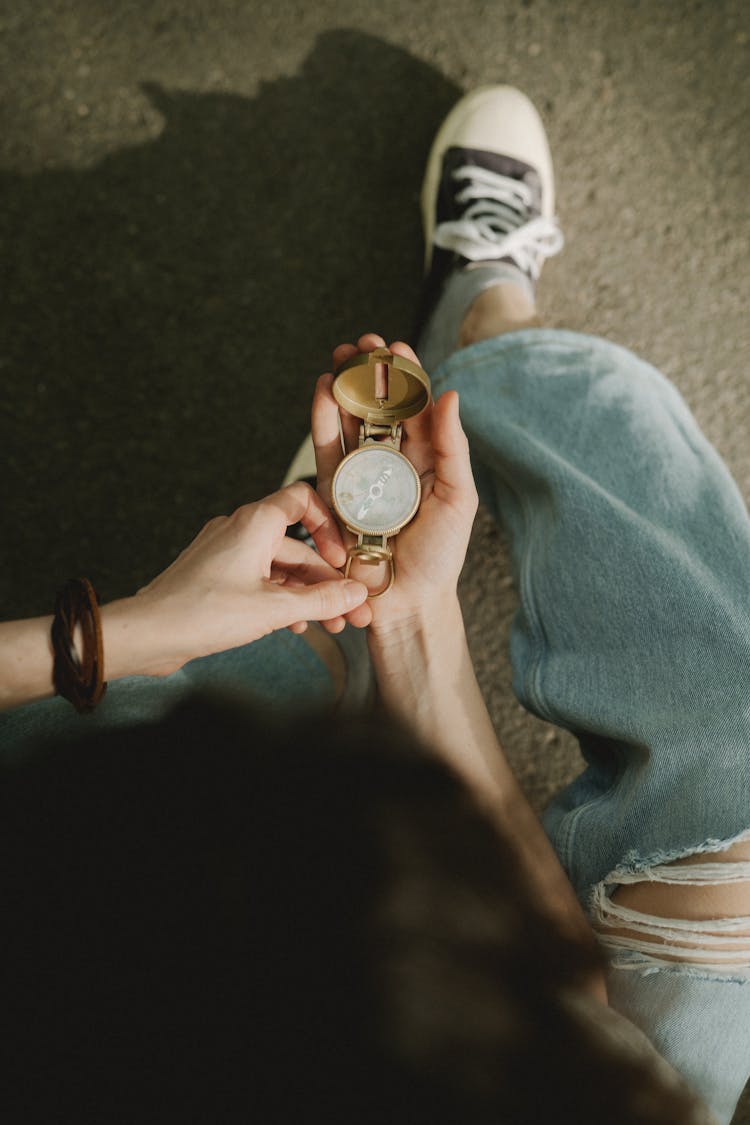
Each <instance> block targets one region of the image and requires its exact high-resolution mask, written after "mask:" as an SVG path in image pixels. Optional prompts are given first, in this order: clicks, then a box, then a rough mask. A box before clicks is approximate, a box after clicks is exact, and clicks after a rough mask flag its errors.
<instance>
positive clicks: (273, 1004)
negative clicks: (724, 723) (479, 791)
mask: <svg viewBox="0 0 750 1125" xmlns="http://www.w3.org/2000/svg"><path fill="white" fill-rule="evenodd" d="M0 831H1V832H2V852H1V855H2V861H1V862H2V877H1V883H0V896H1V899H2V903H3V909H2V915H3V920H2V927H1V933H2V946H3V949H2V955H1V957H0V974H1V975H2V996H1V997H0V1009H1V1010H2V1021H3V1023H4V1024H5V1031H6V1034H5V1036H4V1040H5V1043H6V1060H8V1062H9V1064H10V1069H11V1075H12V1076H14V1077H13V1078H12V1081H13V1083H14V1088H15V1094H16V1097H17V1098H19V1099H21V1100H20V1101H19V1102H18V1103H17V1104H18V1105H19V1106H22V1110H21V1111H20V1112H19V1115H18V1118H17V1120H22V1121H24V1122H30V1121H33V1120H34V1119H35V1118H36V1117H37V1116H38V1117H39V1118H40V1119H42V1118H45V1115H46V1113H47V1111H48V1110H49V1108H50V1107H52V1106H54V1107H55V1113H54V1116H55V1119H64V1118H69V1119H71V1120H75V1121H76V1122H81V1123H85V1122H89V1121H91V1122H93V1121H96V1122H97V1123H99V1122H102V1123H106V1125H119V1123H120V1122H128V1125H135V1123H138V1125H143V1123H147V1122H164V1121H170V1120H179V1121H181V1122H190V1121H200V1122H211V1123H219V1122H235V1121H237V1122H239V1121H242V1122H258V1123H259V1125H267V1123H269V1122H274V1121H284V1122H290V1123H292V1122H293V1123H295V1125H297V1123H298V1122H300V1121H303V1120H304V1119H305V1118H306V1117H307V1116H314V1117H315V1118H317V1119H320V1118H321V1117H325V1119H327V1120H328V1121H330V1122H332V1123H337V1122H339V1121H341V1122H344V1121H346V1122H357V1123H361V1122H364V1123H370V1122H373V1123H374V1122H376V1121H377V1122H388V1125H400V1123H402V1122H403V1123H404V1125H406V1123H407V1122H408V1123H409V1125H419V1123H422V1122H425V1123H427V1122H429V1123H430V1125H441V1123H448V1122H456V1123H458V1122H461V1123H462V1125H469V1123H470V1125H483V1123H485V1122H487V1123H489V1122H492V1125H497V1123H498V1122H502V1121H505V1122H514V1123H526V1122H537V1121H544V1120H546V1119H547V1118H549V1119H551V1120H555V1121H557V1122H559V1121H576V1122H589V1121H590V1122H597V1123H598V1122H600V1121H607V1122H608V1125H618V1123H620V1122H639V1123H646V1122H649V1123H650V1122H680V1125H683V1123H684V1122H685V1121H687V1120H688V1119H689V1110H690V1107H691V1103H690V1101H689V1099H687V1098H686V1097H685V1096H683V1094H682V1093H679V1092H678V1093H674V1092H672V1093H665V1092H664V1091H662V1090H661V1087H660V1086H659V1083H658V1082H656V1080H655V1079H654V1078H653V1077H652V1076H651V1075H650V1074H649V1072H648V1070H643V1069H642V1068H641V1067H640V1065H639V1064H636V1063H634V1062H632V1061H631V1062H623V1061H622V1060H621V1059H617V1058H614V1057H612V1055H611V1053H608V1052H607V1051H605V1050H603V1048H602V1046H601V1044H600V1042H599V1037H598V1036H597V1033H596V1030H595V1029H593V1030H592V1029H590V1028H588V1027H587V1025H586V1022H585V1021H581V1020H580V1019H577V1018H576V1017H575V1016H574V1014H572V1012H571V1010H570V1009H569V1008H568V1007H566V1005H565V1004H564V1003H563V997H564V995H565V992H566V990H571V989H576V988H580V986H581V985H582V984H583V983H584V982H585V980H586V978H587V977H588V975H589V974H590V973H591V972H592V969H593V968H595V967H596V957H595V955H593V954H592V952H591V951H590V950H589V949H588V948H585V947H581V946H578V945H576V944H574V943H572V942H569V941H566V940H564V939H563V938H562V937H560V936H559V935H557V934H556V933H554V932H553V931H552V930H551V928H550V925H549V923H548V921H547V920H546V919H545V918H544V916H543V915H541V914H540V913H539V912H538V911H537V910H536V908H535V906H534V904H533V903H532V902H531V901H530V896H529V894H528V893H527V891H526V888H525V885H524V883H523V881H522V880H521V879H520V878H519V876H518V874H517V872H516V869H515V864H514V859H513V854H512V852H510V851H509V850H508V848H507V847H506V846H505V845H504V844H503V842H502V841H501V840H500V839H499V838H498V836H497V833H496V832H495V830H494V828H493V827H492V825H491V824H490V823H489V822H488V821H486V820H485V818H484V817H483V816H482V815H481V814H480V813H479V812H478V811H477V808H476V807H475V805H474V803H473V801H472V799H471V797H470V796H469V794H468V792H467V791H466V790H465V788H464V787H463V785H462V784H461V783H460V782H459V780H458V779H457V778H456V777H455V776H454V775H453V773H452V772H451V771H450V770H449V769H447V768H446V767H444V766H443V765H441V764H440V763H438V762H437V761H435V760H434V759H433V758H432V757H431V756H430V755H429V754H426V753H424V752H423V751H422V750H421V749H420V748H419V747H416V746H415V745H414V742H413V739H411V737H410V736H408V735H406V734H405V733H404V732H403V731H401V730H400V729H398V728H397V727H395V726H393V725H392V724H391V723H387V722H386V721H385V720H384V719H383V720H379V721H378V722H377V723H373V722H372V721H369V722H366V721H363V720H358V719H348V720H344V719H337V720H336V721H335V722H334V721H333V720H332V719H330V718H327V719H326V718H322V717H318V718H311V719H309V720H307V721H305V722H302V721H301V720H297V721H296V724H295V726H294V727H293V728H290V727H288V726H281V725H277V724H274V723H270V722H268V721H266V720H261V719H259V718H258V717H257V716H253V715H250V714H247V713H246V712H245V711H244V710H241V709H239V708H238V707H237V706H236V705H230V704H228V703H227V702H226V701H221V702H216V703H214V702H211V701H208V700H203V699H195V700H193V701H191V702H189V703H187V704H186V705H184V706H182V707H180V708H179V709H178V710H177V711H175V712H174V713H173V714H172V715H170V716H169V717H168V718H166V719H165V720H164V721H163V722H161V723H158V724H153V725H144V726H140V727H136V728H131V729H127V730H114V731H110V732H107V733H98V734H95V735H93V736H91V737H89V738H87V739H85V740H83V741H80V742H78V743H76V744H75V745H70V746H62V747H61V746H59V745H58V746H56V747H55V748H54V749H47V750H45V751H44V752H43V753H40V754H38V755H37V756H36V757H35V758H34V760H33V761H31V762H30V763H28V764H26V765H25V766H23V767H21V768H17V769H14V770H6V771H5V773H4V775H3V785H2V810H1V815H0ZM650 1090H651V1091H652V1092H654V1091H655V1092H654V1097H653V1098H652V1099H651V1100H649V1096H648V1094H649V1091H650ZM4 1100H5V1099H4ZM5 1101H6V1106H7V1105H9V1104H10V1103H9V1102H8V1101H7V1100H5ZM649 1106H651V1108H650V1109H649ZM4 1118H5V1120H6V1121H7V1120H11V1118H10V1117H8V1115H7V1114H4ZM46 1120H50V1118H49V1117H48V1116H47V1117H46Z"/></svg>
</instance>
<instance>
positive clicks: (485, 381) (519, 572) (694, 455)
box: [433, 329, 750, 1122]
mask: <svg viewBox="0 0 750 1125" xmlns="http://www.w3.org/2000/svg"><path fill="white" fill-rule="evenodd" d="M448 388H454V389H456V390H457V391H458V392H459V395H460V401H461V417H462V420H463V424H464V427H465V429H466V431H467V433H468V435H469V441H470V444H471V451H472V462H473V467H474V471H475V475H476V478H477V484H478V487H479V491H480V495H481V496H482V499H483V501H484V503H485V504H486V505H487V506H488V507H489V508H490V510H491V511H492V512H493V514H494V515H495V517H496V518H497V519H498V521H499V522H500V523H501V524H502V525H503V526H504V527H505V528H506V529H507V532H508V534H509V537H510V542H511V551H512V559H513V568H514V574H515V580H516V585H517V589H518V592H519V596H520V607H519V609H518V612H517V614H516V617H515V619H514V622H513V627H512V631H511V639H510V650H511V660H512V665H513V688H514V691H515V693H516V695H517V696H518V698H519V700H520V701H521V702H522V703H523V704H524V706H525V707H527V708H528V709H529V710H530V711H533V712H534V713H535V714H537V715H539V716H541V717H542V718H543V719H546V720H548V721H549V722H552V723H555V724H557V725H558V726H561V727H564V728H566V729H567V730H570V731H572V732H573V733H574V734H575V735H576V736H577V737H578V740H579V742H580V745H581V750H582V752H583V755H584V758H585V760H586V762H587V767H586V769H585V770H584V772H583V773H582V774H581V775H580V776H579V777H578V779H577V780H576V781H574V783H573V784H572V785H571V786H570V787H569V788H568V789H566V790H565V791H564V792H563V793H562V794H560V796H558V798H557V799H556V800H555V801H554V802H553V804H552V806H551V807H550V808H549V810H548V811H547V813H546V816H545V827H546V829H547V832H548V833H549V836H550V838H551V840H552V842H553V844H554V846H555V848H556V850H557V853H558V855H559V857H560V860H561V861H562V864H563V866H564V867H565V869H566V871H567V872H568V874H569V876H570V879H571V881H572V883H573V885H574V887H575V889H576V892H577V893H578V895H579V897H580V899H581V901H582V902H583V904H584V906H585V907H586V908H587V910H589V912H590V913H591V916H592V919H593V920H594V921H595V922H596V923H597V925H598V926H599V927H601V926H602V925H603V926H606V925H607V923H608V922H609V923H610V924H612V925H617V923H618V922H620V923H622V921H623V916H622V913H621V912H618V909H617V907H616V905H615V904H613V903H612V902H611V898H610V895H611V894H612V892H613V891H614V889H615V887H616V886H617V885H618V884H619V883H623V882H626V881H637V880H638V879H644V878H648V877H649V873H650V874H651V875H652V876H654V875H655V873H656V869H657V868H658V867H659V865H663V864H664V863H665V862H667V861H668V860H671V859H676V858H679V857H682V856H686V855H691V854H693V853H699V852H707V853H711V852H720V850H721V849H722V848H724V847H726V846H728V845H729V844H730V843H732V842H733V841H734V840H736V839H737V838H739V837H741V836H742V835H743V834H745V833H747V832H748V830H749V829H750V702H749V701H750V694H749V692H748V687H749V686H750V520H748V514H747V511H746V509H745V506H744V504H743V502H742V498H741V497H740V495H739V492H738V490H737V488H736V486H735V484H734V482H733V481H732V479H731V477H730V475H729V472H728V471H727V469H726V466H725V465H724V464H723V462H722V461H721V459H720V458H719V456H718V454H717V453H716V451H715V450H714V449H713V448H712V447H711V445H710V444H709V443H708V442H707V441H706V439H705V438H704V437H703V435H702V434H701V433H700V431H699V429H698V426H697V424H696V422H695V419H694V418H693V417H692V415H691V414H690V412H689V410H688V408H687V406H686V404H685V402H684V401H683V399H682V398H681V397H680V395H679V394H678V393H677V391H676V390H675V389H674V387H673V386H672V385H671V384H670V383H668V382H667V380H666V379H664V378H663V376H661V375H660V374H659V372H658V371H656V370H654V368H652V367H650V366H649V365H648V364H646V363H643V362H642V361H640V360H639V359H637V358H636V357H635V356H633V355H632V354H631V353H630V352H628V351H626V350H624V349H623V348H620V347H617V346H615V345H613V344H609V343H607V342H605V341H603V340H599V339H594V338H591V337H587V336H582V335H578V334H576V333H572V332H562V331H557V330H545V329H527V330H524V331H520V332H513V333H509V334H508V335H505V336H501V337H497V338H495V339H492V340H486V341H483V342H481V343H478V344H475V345H473V346H471V347H469V348H465V349H463V350H461V351H458V352H455V353H454V354H453V355H451V356H449V358H448V359H447V360H446V361H445V362H443V363H441V364H440V366H439V367H438V368H437V370H436V371H435V375H434V379H433V390H434V392H435V394H440V392H441V391H443V390H446V389H448ZM720 859H721V857H720V855H718V854H716V855H707V856H706V860H713V861H714V864H715V863H716V862H718V861H720ZM722 867H723V871H718V872H717V871H716V869H715V868H712V869H710V870H708V869H706V868H705V867H704V866H703V864H701V866H700V867H691V868H690V869H689V870H690V872H691V874H692V877H693V879H694V881H695V882H700V881H707V882H711V881H712V880H713V881H717V880H718V879H720V878H722V877H726V874H727V869H728V868H729V865H728V864H724V865H722ZM671 870H672V872H674V870H675V869H674V868H672V869H671ZM682 870H683V871H685V872H687V871H688V869H687V868H683V869H682ZM731 873H732V875H734V876H735V877H736V876H737V875H738V874H744V877H745V878H746V879H750V865H747V864H746V865H743V871H742V872H740V871H739V867H738V865H732V871H731ZM660 874H662V875H663V872H661V873H660ZM626 920H627V923H628V925H629V926H630V927H631V928H632V929H634V930H636V931H637V930H638V929H649V928H652V927H653V919H650V918H649V917H648V916H645V915H644V916H639V917H629V918H627V919H626ZM716 928H717V927H716V925H715V923H711V924H710V925H708V926H703V927H701V925H700V924H694V925H692V926H687V925H685V924H684V923H683V924H682V926H681V925H680V922H679V921H677V923H676V925H674V924H673V925H672V927H670V929H672V930H674V931H675V932H673V933H670V932H669V930H667V931H665V930H664V929H659V930H658V932H659V933H661V934H663V935H665V936H666V938H667V940H671V941H675V940H681V941H688V943H689V944H690V945H694V946H695V947H696V949H698V950H700V952H701V953H703V954H706V951H707V949H708V950H709V951H710V962H709V963H708V964H706V965H701V966H697V965H694V966H688V965H684V964H683V965H680V964H677V963H675V962H674V961H670V960H665V959H664V958H661V959H660V958H658V957H657V956H655V955H654V954H655V952H656V947H655V946H654V944H653V943H647V942H643V943H640V942H638V941H633V942H632V943H628V942H624V941H620V940H617V939H614V938H611V939H609V940H607V941H606V942H605V946H606V948H607V951H608V954H609V961H610V969H609V974H608V978H609V979H608V987H609V994H610V1002H611V1004H612V1006H613V1007H614V1008H616V1009H617V1010H619V1011H620V1012H622V1013H623V1014H624V1015H625V1016H627V1017H628V1018H629V1019H630V1020H631V1021H632V1022H633V1023H634V1024H636V1025H637V1026H638V1027H640V1028H641V1029H642V1030H643V1031H644V1032H645V1033H646V1034H647V1035H648V1037H649V1038H650V1039H651V1041H652V1042H653V1043H654V1045H655V1046H656V1047H657V1049H658V1050H659V1051H660V1053H661V1054H662V1055H663V1056H664V1057H665V1058H666V1059H667V1060H668V1061H669V1062H671V1063H672V1065H673V1066H674V1067H675V1069H676V1070H678V1071H680V1072H681V1073H682V1074H683V1075H684V1076H685V1078H686V1079H687V1080H688V1082H689V1083H690V1084H691V1085H692V1086H693V1088H694V1089H695V1090H696V1091H697V1092H698V1093H700V1094H701V1095H702V1097H703V1099H704V1100H705V1101H706V1103H707V1104H708V1106H709V1107H710V1108H711V1109H712V1111H713V1112H714V1114H715V1115H716V1117H717V1119H718V1120H719V1121H720V1122H728V1121H730V1120H731V1117H732V1114H733V1111H734V1108H735V1105H736V1102H737V1099H738V1097H739V1095H740V1093H741V1092H742V1089H743V1087H744V1085H745V1082H746V1081H747V1078H748V1075H750V954H748V959H747V962H746V964H745V965H744V966H733V967H732V968H731V969H728V968H727V966H726V965H722V956H727V953H726V950H725V948H724V947H725V946H726V945H727V944H728V943H731V940H732V931H733V930H734V929H736V930H741V929H743V928H744V929H745V931H746V932H747V931H748V930H749V929H750V919H748V918H745V919H739V920H738V921H737V922H736V923H730V924H727V925H725V929H726V936H725V937H724V938H720V939H718V940H713V941H712V939H711V938H708V937H707V935H706V932H705V931H706V930H711V931H713V930H715V929H716ZM719 928H722V927H719ZM747 945H748V942H747V941H745V946H746V947H747ZM631 946H632V947H631ZM639 946H640V947H639ZM663 948H664V949H666V948H668V947H663Z"/></svg>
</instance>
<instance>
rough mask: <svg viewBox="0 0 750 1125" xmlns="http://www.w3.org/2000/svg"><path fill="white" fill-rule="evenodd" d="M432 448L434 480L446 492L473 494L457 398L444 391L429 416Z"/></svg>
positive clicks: (467, 452)
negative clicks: (430, 418)
mask: <svg viewBox="0 0 750 1125" xmlns="http://www.w3.org/2000/svg"><path fill="white" fill-rule="evenodd" d="M432 447H433V451H434V457H435V477H436V481H437V482H439V484H440V485H441V486H442V488H444V489H445V490H447V491H450V492H455V493H457V494H458V495H462V494H463V495H465V496H466V497H467V498H468V497H472V496H473V495H474V493H475V491H476V490H475V487H474V477H473V475H472V471H471V459H470V457H469V443H468V441H467V439H466V434H465V433H464V431H463V427H462V426H461V419H460V418H459V415H458V395H457V394H456V392H455V391H446V392H445V394H443V395H441V396H440V398H439V399H438V400H437V402H436V403H435V408H434V410H433V413H432Z"/></svg>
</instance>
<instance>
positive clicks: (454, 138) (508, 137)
mask: <svg viewBox="0 0 750 1125" xmlns="http://www.w3.org/2000/svg"><path fill="white" fill-rule="evenodd" d="M453 146H458V147H460V148H477V149H482V150H484V151H485V152H497V153H501V154H502V155H504V156H512V157H514V158H515V159H516V160H521V161H523V163H524V164H529V165H531V167H532V168H535V169H536V170H537V172H538V173H539V179H540V181H541V192H542V214H543V215H544V216H546V217H547V218H552V217H553V215H554V213H555V181H554V175H553V172H552V156H551V154H550V150H549V144H548V142H547V134H546V133H545V131H544V125H543V124H542V119H541V117H540V116H539V113H538V112H537V110H536V107H535V106H534V104H533V102H531V101H530V100H529V98H527V96H526V94H524V93H522V91H521V90H517V89H516V88H515V87H514V86H480V87H479V88H478V89H477V90H472V91H471V93H469V94H466V95H465V96H464V97H463V98H461V100H460V101H458V102H457V103H456V105H454V107H453V109H452V110H451V111H450V113H449V114H448V116H447V117H446V118H445V120H444V121H443V123H442V125H441V126H440V128H439V129H438V132H437V134H436V136H435V140H434V141H433V143H432V148H431V149H430V155H429V157H428V158H427V167H426V170H425V177H424V181H423V184H422V196H421V200H422V226H423V230H424V242H425V274H427V273H429V270H430V265H431V263H432V236H433V234H434V232H435V209H436V205H437V195H438V189H439V187H440V174H441V171H442V165H443V155H444V153H445V151H446V149H449V148H451V147H453Z"/></svg>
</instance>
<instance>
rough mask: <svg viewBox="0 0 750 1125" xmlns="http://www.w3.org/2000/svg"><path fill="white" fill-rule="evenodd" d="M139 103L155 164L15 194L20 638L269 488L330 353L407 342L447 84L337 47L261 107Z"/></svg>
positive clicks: (410, 62)
mask: <svg viewBox="0 0 750 1125" xmlns="http://www.w3.org/2000/svg"><path fill="white" fill-rule="evenodd" d="M147 94H148V96H149V98H150V100H151V102H152V104H153V105H154V106H155V107H156V109H158V111H159V112H160V113H161V114H162V115H163V118H164V128H163V131H162V133H161V135H160V136H159V137H158V138H157V139H156V140H154V141H153V142H151V143H148V144H144V145H142V146H138V147H135V148H129V149H125V150H122V151H120V152H118V153H116V154H114V155H112V156H109V157H107V158H105V159H103V160H102V162H101V163H100V164H98V165H97V166H96V167H94V168H91V169H89V170H83V171H79V170H63V171H57V170H55V171H43V172H40V173H38V174H34V175H30V176H21V175H17V174H13V173H8V172H5V173H2V174H1V175H0V183H1V185H2V193H3V197H4V201H5V202H4V206H3V208H2V215H3V217H2V219H1V220H0V222H1V223H2V228H3V229H2V232H1V233H2V241H3V244H4V249H5V253H4V257H5V261H6V269H7V270H8V276H7V279H6V285H5V293H6V300H5V301H4V302H3V304H2V306H1V308H0V318H1V319H2V322H3V323H2V339H3V340H4V341H5V343H4V345H3V348H2V356H1V358H0V362H1V363H2V371H1V373H2V391H1V392H0V407H1V410H2V413H1V414H0V441H1V442H2V449H3V461H4V463H5V467H6V472H5V487H4V488H3V500H2V508H3V511H2V526H3V528H4V529H5V534H4V536H3V556H4V558H3V560H2V566H1V567H0V570H1V571H2V574H3V581H4V582H7V583H8V585H7V587H6V589H5V590H3V591H2V604H3V612H4V615H5V616H12V615H15V614H26V613H38V612H43V611H45V609H48V608H49V605H50V604H51V600H52V597H53V593H54V589H55V588H56V585H57V584H58V583H59V582H60V581H61V580H63V579H64V578H66V577H67V576H68V575H69V574H73V573H85V574H88V575H89V576H91V578H92V579H93V580H94V582H95V584H97V585H98V587H99V593H100V595H101V596H102V597H103V598H105V599H108V598H111V597H114V596H119V595H121V594H125V593H129V592H132V590H133V588H134V585H135V584H138V583H141V582H143V581H145V580H147V579H149V578H151V577H152V576H153V575H154V574H155V573H157V572H158V571H159V570H160V569H162V568H163V567H164V566H165V565H166V564H167V563H168V562H170V561H171V559H172V557H174V555H175V554H176V553H177V552H178V551H179V550H180V549H181V548H182V547H183V546H185V545H186V543H187V542H188V541H189V539H190V538H191V537H192V535H193V534H194V533H195V532H196V531H197V530H198V528H199V527H200V526H201V524H202V523H203V522H204V521H205V519H207V518H208V517H210V516H211V515H215V514H216V513H218V512H221V511H227V510H230V509H231V508H233V507H234V506H236V505H237V504H239V503H242V502H243V501H245V500H247V499H252V498H255V497H258V496H260V495H262V494H265V493H266V492H269V491H272V490H273V489H274V488H275V487H277V485H278V482H279V480H280V478H281V477H282V475H283V472H284V470H285V468H286V465H287V463H288V461H289V459H290V457H291V455H292V453H293V451H294V449H295V448H296V445H297V444H298V442H299V441H300V440H301V438H302V437H303V435H304V433H305V432H306V430H307V427H308V414H309V402H310V397H311V393H312V385H313V382H314V379H315V377H316V376H317V374H319V373H320V371H322V370H325V369H326V367H327V366H328V363H329V359H328V356H329V353H330V349H331V347H332V346H333V345H334V344H336V343H337V342H339V341H340V340H343V339H351V338H354V337H356V335H357V334H358V333H360V332H361V331H363V330H365V329H366V328H368V327H373V328H375V329H376V330H378V331H382V332H383V333H384V334H386V335H387V336H404V335H407V334H408V331H409V326H410V322H411V319H412V315H413V312H414V307H415V303H416V299H417V295H418V290H419V281H420V274H421V261H420V259H421V254H422V247H421V236H420V219H419V209H418V193H419V188H420V185H421V178H422V173H423V167H424V160H425V157H426V154H427V150H428V147H429V144H430V141H431V139H432V135H433V133H434V130H435V127H436V126H437V124H438V123H439V121H440V120H441V118H442V117H443V116H444V114H445V112H446V111H447V109H448V108H449V107H450V106H451V105H452V104H453V102H454V100H455V98H456V97H457V96H458V91H457V89H456V88H455V87H454V86H453V85H452V84H451V83H449V82H448V81H447V80H446V79H445V78H443V77H442V76H441V75H440V74H438V73H437V72H436V71H434V70H432V69H431V68H430V67H429V66H427V65H425V64H423V63H421V62H419V61H416V60H415V59H413V58H411V57H410V56H409V55H408V54H406V53H405V52H403V51H401V50H399V49H397V48H394V47H392V46H390V45H387V44H385V43H383V42H380V41H379V40H376V39H373V38H371V37H369V36H367V35H363V34H359V33H355V32H341V31H338V32H332V33H329V34H325V35H323V36H321V37H320V38H319V40H318V41H317V43H316V46H315V49H314V50H313V52H312V53H311V54H310V56H309V57H308V58H307V60H306V61H305V64H304V66H303V68H302V70H301V72H300V73H299V74H297V75H296V76H294V77H291V78H285V79H283V80H280V81H276V82H273V83H270V84H267V85H265V86H262V87H261V88H260V91H259V93H258V96H257V97H255V98H253V99H247V98H243V97H236V96H232V95H227V94H193V93H185V92H180V93H174V92H170V91H167V90H164V89H161V88H159V87H157V86H152V87H148V88H147ZM407 106H408V123H409V124H408V129H407V128H405V127H404V125H403V122H404V120H405V119H406V114H405V107H407Z"/></svg>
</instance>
